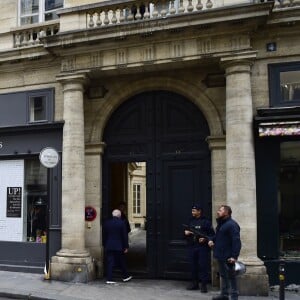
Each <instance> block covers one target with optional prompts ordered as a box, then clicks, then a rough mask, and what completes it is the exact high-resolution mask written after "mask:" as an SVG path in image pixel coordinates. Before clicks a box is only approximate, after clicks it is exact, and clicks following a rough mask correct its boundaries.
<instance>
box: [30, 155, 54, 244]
mask: <svg viewBox="0 0 300 300" xmlns="http://www.w3.org/2000/svg"><path fill="white" fill-rule="evenodd" d="M24 182H25V184H24V185H25V192H26V194H25V195H24V196H25V199H24V203H25V205H26V208H27V209H26V211H27V216H26V221H27V222H26V228H27V230H26V232H27V236H26V240H27V241H28V242H37V243H45V242H46V236H47V222H46V221H47V219H46V217H47V203H48V202H47V201H48V200H47V199H48V197H47V169H46V168H45V167H43V166H42V165H41V164H40V161H39V160H38V159H28V160H25V178H24Z"/></svg>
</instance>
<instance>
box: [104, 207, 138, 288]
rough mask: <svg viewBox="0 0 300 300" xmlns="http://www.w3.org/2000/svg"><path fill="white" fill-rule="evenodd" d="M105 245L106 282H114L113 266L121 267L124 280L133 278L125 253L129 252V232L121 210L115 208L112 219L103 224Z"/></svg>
mask: <svg viewBox="0 0 300 300" xmlns="http://www.w3.org/2000/svg"><path fill="white" fill-rule="evenodd" d="M103 246H104V250H105V256H106V267H107V269H106V283H107V284H114V283H116V282H115V281H113V280H112V277H113V268H114V267H117V266H118V267H120V269H121V272H122V276H123V281H124V282H127V281H129V280H131V278H132V276H129V275H128V272H127V268H126V262H125V253H127V252H128V248H129V245H128V233H127V228H126V225H125V223H124V222H123V220H122V219H121V211H120V210H118V209H115V210H114V211H113V212H112V219H109V220H107V221H106V222H105V224H104V226H103Z"/></svg>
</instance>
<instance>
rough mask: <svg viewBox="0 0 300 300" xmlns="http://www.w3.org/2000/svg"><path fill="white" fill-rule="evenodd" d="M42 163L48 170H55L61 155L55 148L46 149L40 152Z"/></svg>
mask: <svg viewBox="0 0 300 300" xmlns="http://www.w3.org/2000/svg"><path fill="white" fill-rule="evenodd" d="M40 162H41V164H42V165H43V166H44V167H46V168H54V167H56V165H57V164H58V162H59V154H58V152H57V151H56V150H55V149H54V148H50V147H47V148H44V149H43V150H42V151H41V152H40Z"/></svg>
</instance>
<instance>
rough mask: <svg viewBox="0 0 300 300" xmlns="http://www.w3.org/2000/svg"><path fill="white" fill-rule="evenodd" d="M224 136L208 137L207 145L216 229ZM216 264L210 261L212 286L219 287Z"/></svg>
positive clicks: (222, 190) (223, 190) (223, 199)
mask: <svg viewBox="0 0 300 300" xmlns="http://www.w3.org/2000/svg"><path fill="white" fill-rule="evenodd" d="M225 142H226V141H225V136H209V137H207V143H208V146H209V149H210V150H211V178H212V187H211V188H212V221H213V224H214V228H216V211H217V209H218V208H219V207H220V205H222V204H224V203H226V197H225V195H226V151H225ZM217 271H218V267H217V263H216V261H215V260H212V285H213V286H218V285H219V277H218V276H217V275H218V274H217Z"/></svg>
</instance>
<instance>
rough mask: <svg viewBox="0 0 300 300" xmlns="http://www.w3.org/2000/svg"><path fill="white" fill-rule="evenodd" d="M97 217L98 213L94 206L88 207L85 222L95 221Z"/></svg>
mask: <svg viewBox="0 0 300 300" xmlns="http://www.w3.org/2000/svg"><path fill="white" fill-rule="evenodd" d="M96 217H97V211H96V209H95V208H94V207H92V206H86V208H85V220H86V221H94V220H95V219H96Z"/></svg>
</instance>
